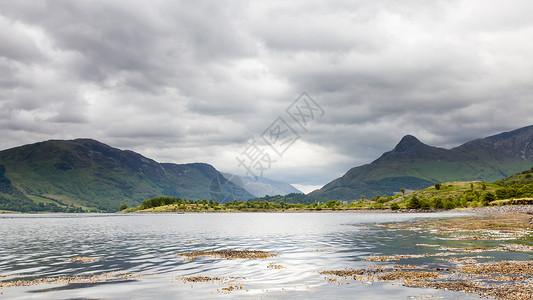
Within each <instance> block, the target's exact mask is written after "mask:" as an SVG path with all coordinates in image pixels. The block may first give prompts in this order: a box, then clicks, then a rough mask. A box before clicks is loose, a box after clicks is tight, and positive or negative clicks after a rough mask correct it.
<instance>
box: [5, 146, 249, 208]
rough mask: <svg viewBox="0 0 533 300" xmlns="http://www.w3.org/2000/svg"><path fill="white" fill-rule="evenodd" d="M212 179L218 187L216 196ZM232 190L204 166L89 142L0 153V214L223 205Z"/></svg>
mask: <svg viewBox="0 0 533 300" xmlns="http://www.w3.org/2000/svg"><path fill="white" fill-rule="evenodd" d="M213 180H216V181H217V182H222V183H223V184H222V185H220V186H219V190H218V192H217V193H213V192H212V191H211V186H212V182H213ZM235 191H238V192H240V193H242V194H244V195H245V196H246V197H247V198H251V197H252V195H250V194H248V193H247V192H246V191H243V190H242V188H240V187H237V186H235V185H233V184H231V183H229V182H227V181H226V180H225V179H224V177H223V176H222V174H220V173H219V172H218V171H217V170H216V169H215V168H213V167H212V166H210V165H208V164H200V163H196V164H184V165H177V164H160V163H158V162H156V161H154V160H151V159H148V158H146V157H144V156H142V155H140V154H137V153H135V152H133V151H123V150H119V149H116V148H112V147H110V146H108V145H105V144H102V143H100V142H98V141H95V140H90V139H77V140H71V141H60V140H53V141H46V142H41V143H36V144H32V145H25V146H21V147H17V148H12V149H8V150H4V151H1V152H0V209H4V210H15V211H81V210H85V211H87V210H89V211H116V210H117V209H118V207H119V206H120V205H121V204H122V203H127V204H128V205H130V206H133V205H138V204H140V203H141V202H142V200H144V199H147V198H151V197H155V196H161V195H167V196H176V197H181V198H193V199H203V198H206V199H211V198H213V197H214V198H215V199H213V200H217V201H224V200H225V199H229V198H232V196H231V195H232V193H234V192H235Z"/></svg>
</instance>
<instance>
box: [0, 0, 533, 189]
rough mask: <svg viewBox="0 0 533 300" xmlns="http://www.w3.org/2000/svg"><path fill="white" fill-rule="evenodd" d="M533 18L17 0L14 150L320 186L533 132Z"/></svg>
mask: <svg viewBox="0 0 533 300" xmlns="http://www.w3.org/2000/svg"><path fill="white" fill-rule="evenodd" d="M532 15H533V2H531V1H512V0H511V1H508V0H506V1H503V0H502V1H491V0H468V1H454V0H450V1H438V0H436V1H425V0H405V1H393V0H391V1H380V0H371V1H272V0H269V1H176V0H172V1H164V0H162V1H159V0H153V1H132V0H128V1H110V0H105V1H99V0H90V1H83V0H77V1H70V0H65V1H60V0H58V1H20V0H17V1H9V0H3V1H1V2H0V149H7V148H11V147H15V146H19V145H23V144H28V143H35V142H39V141H44V140H49V139H74V138H81V137H83V138H93V139H96V140H99V141H101V142H104V143H106V144H108V145H111V146H113V147H117V148H121V149H131V150H134V151H136V152H139V153H141V154H143V155H145V156H147V157H150V158H153V159H155V160H157V161H159V162H173V163H190V162H206V163H210V164H212V165H213V166H215V167H216V168H217V169H218V170H220V171H224V172H231V173H236V174H240V175H245V174H247V173H248V175H252V174H254V175H260V174H262V175H263V176H265V177H268V178H272V179H276V180H281V181H286V182H288V183H291V184H294V185H295V186H296V187H298V188H300V189H301V190H303V191H304V192H309V191H311V190H312V189H314V188H317V187H320V186H322V185H324V184H326V183H328V182H329V181H331V180H333V179H335V178H337V177H340V176H342V175H343V174H344V173H345V172H346V171H347V170H349V169H350V168H352V167H356V166H359V165H362V164H366V163H370V162H372V161H373V160H375V159H377V158H378V157H379V156H380V155H381V154H382V153H383V152H386V151H389V150H391V149H392V148H394V146H395V145H396V144H397V143H398V142H399V140H400V139H401V138H402V136H404V135H406V134H411V135H414V136H416V137H418V138H419V139H420V140H421V141H422V142H424V143H426V144H429V145H433V146H438V147H444V148H452V147H455V146H458V145H460V144H462V143H464V142H467V141H469V140H472V139H475V138H481V137H486V136H489V135H492V134H496V133H499V132H502V131H509V130H513V129H517V128H520V127H524V126H528V125H532V124H533V113H532V112H533V101H531V100H532V98H533V96H532V92H533V59H532V56H533V55H532V54H533V18H531V16H532ZM304 92H306V94H304V95H303V97H301V98H299V97H300V96H301V95H302V93H304ZM297 112H298V113H299V114H297Z"/></svg>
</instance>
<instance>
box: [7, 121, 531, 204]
mask: <svg viewBox="0 0 533 300" xmlns="http://www.w3.org/2000/svg"><path fill="white" fill-rule="evenodd" d="M532 165H533V126H528V127H524V128H520V129H517V130H514V131H510V132H504V133H500V134H497V135H493V136H489V137H486V138H482V139H476V140H473V141H470V142H467V143H465V144H463V145H461V146H458V147H455V148H453V149H444V148H438V147H432V146H429V145H426V144H424V143H422V142H421V141H419V140H418V139H417V138H416V137H414V136H411V135H407V136H404V137H403V138H402V139H401V140H400V142H399V143H398V144H397V145H396V147H394V149H392V150H391V151H388V152H386V153H384V154H383V155H381V157H379V158H378V159H376V160H375V161H373V162H372V163H369V164H366V165H362V166H358V167H355V168H352V169H350V170H349V171H348V172H346V174H344V175H343V176H342V177H340V178H338V179H335V180H333V181H332V182H330V183H328V184H326V185H325V186H324V187H322V188H321V189H319V190H316V191H313V192H312V193H310V194H308V195H299V194H297V193H299V191H298V190H296V189H294V188H293V187H292V186H290V185H288V184H286V183H282V182H278V181H274V180H269V179H266V178H259V179H257V180H256V179H253V178H247V177H240V176H235V175H231V174H222V173H220V172H219V171H217V170H216V169H215V168H214V167H213V166H211V165H209V164H206V163H190V164H173V163H158V162H156V161H155V160H152V159H150V158H147V157H144V156H142V155H141V154H138V153H135V152H133V151H129V150H120V149H117V148H113V147H111V146H108V145H106V144H103V143H101V142H98V141H95V140H92V139H76V140H50V141H45V142H39V143H35V144H31V145H24V146H20V147H16V148H11V149H7V150H3V151H0V210H15V211H72V212H76V211H116V210H117V209H118V207H119V206H120V205H121V204H122V203H127V204H128V205H130V206H131V205H138V204H140V203H141V202H142V201H143V200H145V199H148V198H151V197H155V196H173V197H180V198H182V199H193V200H198V199H212V200H213V201H219V202H220V203H225V202H228V201H233V200H235V199H237V200H247V199H251V198H254V197H260V196H265V195H270V196H273V195H275V194H279V195H284V194H288V193H290V195H292V196H291V197H290V199H292V200H294V199H298V200H297V201H303V200H305V201H317V200H318V201H322V200H327V201H329V200H353V199H359V198H360V197H361V196H362V195H364V196H366V197H367V198H371V197H375V196H377V195H381V196H383V195H392V194H395V193H398V192H400V190H401V189H406V190H416V189H423V188H426V187H427V186H430V185H433V184H435V183H438V182H446V181H458V180H462V181H470V180H482V181H486V182H493V181H496V180H500V179H502V178H505V177H508V176H510V175H512V174H515V173H517V172H520V171H522V170H526V169H529V168H530V167H531V166H532ZM228 178H229V180H228ZM270 198H272V197H269V199H270ZM276 199H277V198H276ZM280 199H281V198H280ZM302 199H303V200H302ZM292 200H291V201H292ZM280 201H281V200H280Z"/></svg>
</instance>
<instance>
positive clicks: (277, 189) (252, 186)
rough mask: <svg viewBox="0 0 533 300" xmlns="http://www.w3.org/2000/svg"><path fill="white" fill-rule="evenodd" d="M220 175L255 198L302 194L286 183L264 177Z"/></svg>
mask: <svg viewBox="0 0 533 300" xmlns="http://www.w3.org/2000/svg"><path fill="white" fill-rule="evenodd" d="M222 175H224V177H225V178H226V179H227V180H230V181H231V182H233V183H234V184H236V185H238V186H240V187H242V188H244V189H245V190H247V191H248V192H249V193H250V194H252V195H254V196H255V197H264V196H266V195H270V196H274V195H282V196H285V195H287V194H290V193H298V194H303V193H302V192H301V191H300V190H298V189H296V188H295V187H293V186H292V185H290V184H288V183H286V182H282V181H276V180H272V179H268V178H265V177H257V178H253V177H250V176H239V175H234V174H230V173H222Z"/></svg>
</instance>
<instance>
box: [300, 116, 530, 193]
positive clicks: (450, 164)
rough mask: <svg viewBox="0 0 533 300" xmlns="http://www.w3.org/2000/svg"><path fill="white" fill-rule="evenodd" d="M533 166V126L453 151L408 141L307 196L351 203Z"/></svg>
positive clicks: (491, 178) (503, 174)
mask: <svg viewBox="0 0 533 300" xmlns="http://www.w3.org/2000/svg"><path fill="white" fill-rule="evenodd" d="M531 166H533V126H528V127H524V128H521V129H517V130H514V131H511V132H505V133H501V134H498V135H494V136H491V137H487V138H484V139H477V140H473V141H470V142H468V143H465V144H463V145H461V146H459V147H456V148H453V149H450V150H448V149H443V148H437V147H431V146H428V145H426V144H423V143H422V142H420V141H419V140H418V139H417V138H415V137H413V136H409V135H408V136H405V137H404V138H402V140H401V141H400V142H399V143H398V145H397V146H396V147H395V148H394V149H393V150H391V151H389V152H386V153H384V154H383V155H382V156H381V157H380V158H378V159H377V160H375V161H374V162H372V163H370V164H366V165H363V166H359V167H355V168H352V169H350V170H349V171H348V172H346V174H344V175H343V176H342V177H340V178H338V179H335V180H333V181H332V182H330V183H328V184H326V185H325V186H324V187H322V188H321V189H320V190H317V191H314V192H312V193H311V194H309V199H311V200H315V201H327V200H348V201H349V200H353V199H359V198H360V197H361V195H365V196H366V197H367V198H372V197H375V196H377V195H393V194H396V193H398V192H399V191H400V189H402V188H404V189H410V190H417V189H422V188H425V187H427V186H429V185H432V184H435V183H438V182H447V181H472V180H478V181H485V182H493V181H496V180H501V179H502V178H505V177H507V176H510V175H511V174H514V173H517V172H520V171H521V170H524V169H527V168H530V167H531Z"/></svg>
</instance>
